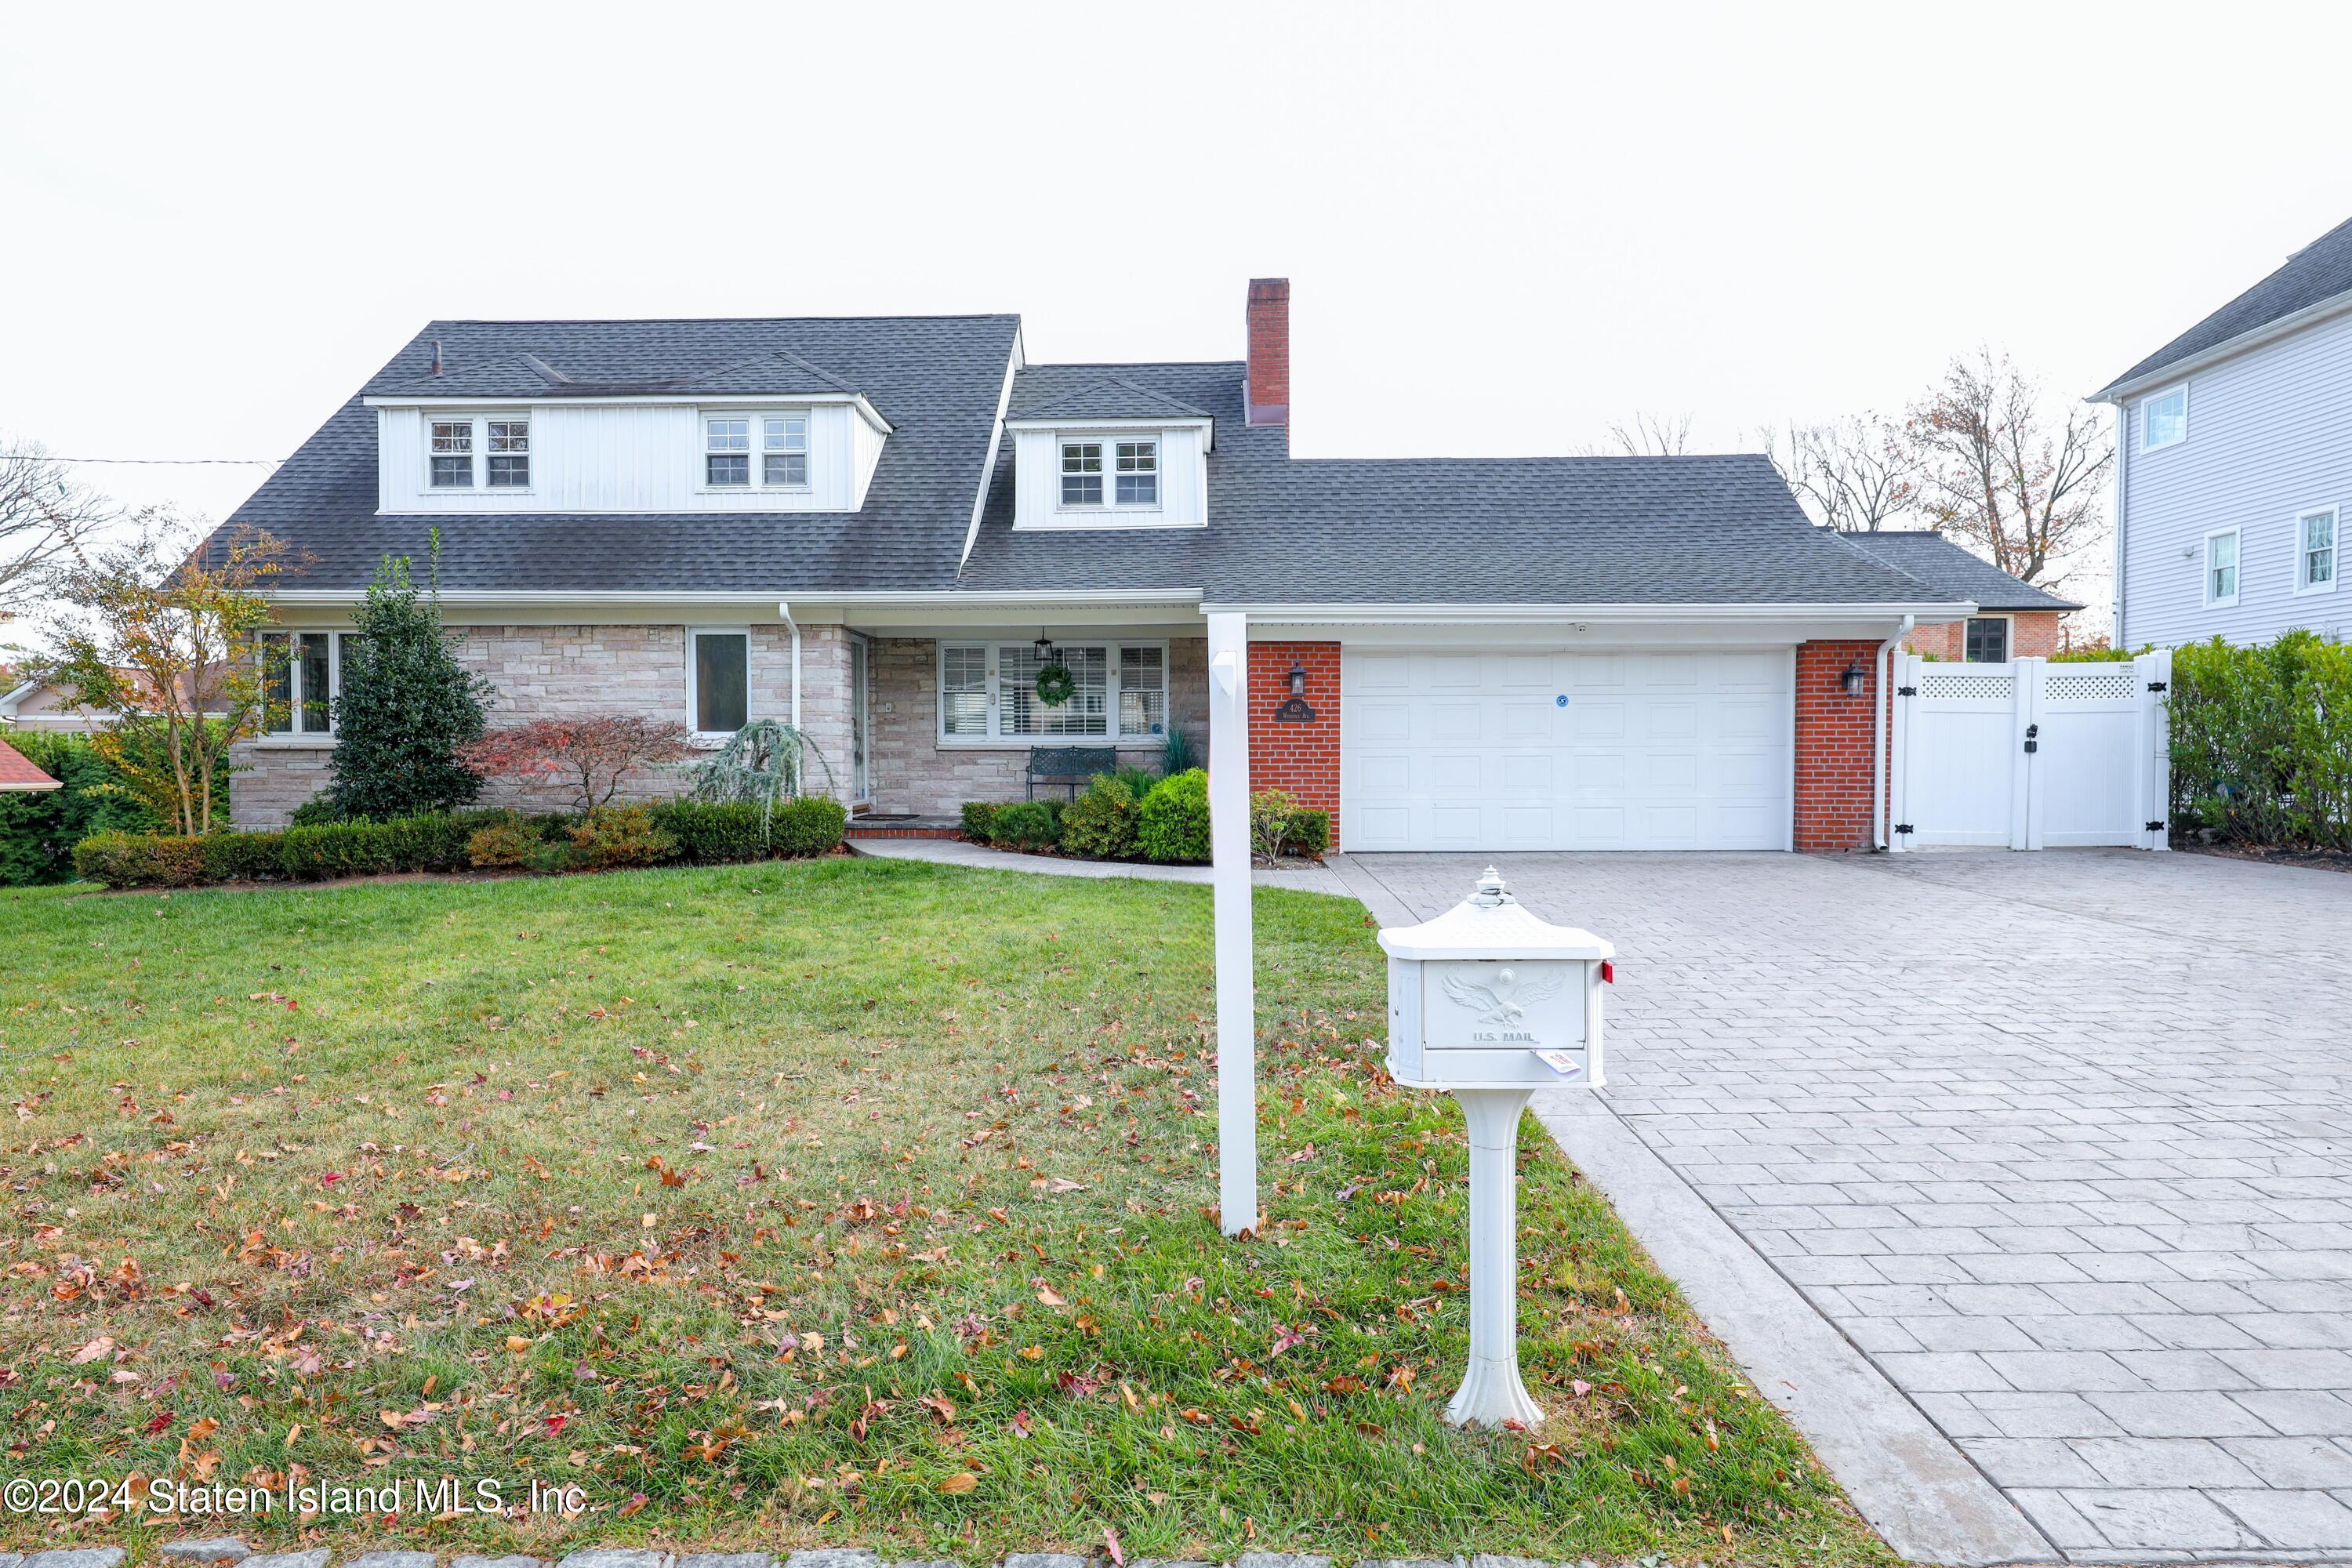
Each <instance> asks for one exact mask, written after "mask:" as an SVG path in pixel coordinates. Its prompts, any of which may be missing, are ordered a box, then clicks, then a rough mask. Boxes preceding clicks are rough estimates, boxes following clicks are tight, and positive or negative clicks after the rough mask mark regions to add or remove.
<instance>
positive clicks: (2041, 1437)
mask: <svg viewBox="0 0 2352 1568" xmlns="http://www.w3.org/2000/svg"><path fill="white" fill-rule="evenodd" d="M1481 863H1482V859H1481V858H1469V857H1444V856H1433V857H1405V856H1391V857H1373V858H1351V859H1350V860H1349V863H1348V868H1347V875H1348V877H1349V879H1350V880H1353V881H1359V882H1370V883H1375V884H1377V886H1378V887H1379V888H1380V889H1381V890H1383V891H1385V892H1386V893H1387V894H1388V895H1389V896H1390V897H1391V899H1393V900H1395V901H1396V902H1397V903H1398V904H1401V905H1402V906H1403V907H1405V908H1408V909H1411V910H1413V911H1414V912H1416V913H1421V914H1426V913H1430V912H1433V911H1435V910H1438V909H1440V908H1442V907H1444V905H1446V904H1448V903H1451V902H1452V901H1454V900H1455V899H1457V898H1459V897H1460V896H1461V893H1462V891H1463V889H1466V888H1467V887H1468V886H1469V885H1470V883H1471V881H1472V879H1474V878H1475V875H1476V873H1477V870H1478V868H1479V866H1480V865H1481ZM1503 869H1504V871H1505V873H1506V874H1507V876H1509V877H1510V879H1512V881H1513V883H1514V885H1515V886H1516V887H1517V889H1519V891H1520V893H1521V894H1522V896H1523V897H1524V898H1525V899H1526V900H1527V901H1528V903H1529V904H1530V905H1531V906H1532V907H1534V908H1535V909H1536V910H1538V911H1539V912H1541V913H1543V914H1545V915H1547V916H1548V917H1549V918H1551V919H1555V920H1559V921H1567V922H1570V923H1574V924H1579V925H1584V926H1588V927H1590V928H1591V929H1592V930H1595V931H1601V932H1603V933H1605V934H1607V935H1608V936H1609V937H1611V938H1612V940H1613V941H1615V942H1616V943H1617V944H1618V949H1619V953H1620V957H1619V959H1618V984H1617V985H1616V986H1615V987H1614V988H1613V990H1612V994H1611V995H1610V998H1609V1003H1610V1015H1609V1029H1610V1032H1609V1039H1610V1046H1611V1058H1610V1063H1609V1078H1610V1087H1609V1088H1608V1089H1606V1090H1605V1091H1603V1092H1602V1093H1601V1094H1600V1095H1597V1096H1589V1097H1588V1098H1587V1102H1586V1103H1585V1104H1584V1105H1582V1106H1581V1107H1580V1108H1571V1107H1559V1106H1555V1107H1551V1108H1547V1110H1545V1113H1544V1114H1545V1120H1546V1121H1547V1124H1548V1125H1550V1126H1551V1127H1552V1128H1553V1129H1554V1131H1556V1132H1558V1133H1559V1134H1560V1136H1561V1137H1562V1140H1563V1142H1565V1143H1566V1144H1567V1146H1568V1148H1569V1151H1570V1154H1571V1155H1572V1156H1573V1157H1574V1158H1576V1159H1577V1160H1578V1161H1579V1162H1580V1163H1583V1164H1585V1165H1586V1167H1587V1169H1588V1171H1589V1173H1591V1174H1592V1176H1593V1177H1594V1179H1595V1180H1596V1181H1597V1182H1599V1183H1600V1184H1601V1185H1602V1187H1603V1189H1604V1190H1606V1191H1608V1192H1609V1194H1610V1195H1611V1196H1612V1199H1614V1200H1615V1201H1616V1202H1617V1204H1618V1206H1619V1208H1620V1210H1621V1212H1622V1213H1623V1214H1624V1215H1625V1216H1626V1218H1627V1219H1628V1221H1629V1222H1630V1223H1631V1224H1632V1225H1633V1228H1634V1230H1635V1232H1636V1234H1637V1235H1639V1236H1640V1237H1642V1238H1643V1241H1644V1242H1645V1243H1646V1244H1647V1245H1648V1246H1649V1247H1651V1249H1652V1251H1653V1252H1654V1254H1655V1255H1656V1256H1657V1257H1658V1258H1659V1260H1660V1262H1661V1263H1662V1264H1664V1266H1665V1267H1666V1268H1667V1269H1668V1271H1669V1272H1670V1273H1672V1274H1674V1275H1675V1278H1676V1279H1677V1280H1678V1281H1679V1282H1681V1283H1682V1284H1683V1286H1684V1287H1685V1291H1686V1293H1687V1294H1688V1295H1689V1296H1690V1298H1691V1300H1692V1302H1693V1304H1694V1306H1696V1308H1697V1309H1698V1310H1699V1311H1700V1313H1701V1315H1702V1316H1704V1317H1705V1318H1706V1321H1707V1322H1708V1323H1709V1325H1710V1326H1711V1327H1713V1328H1714V1329H1715V1330H1716V1331H1717V1332H1718V1333H1720V1334H1722V1335H1723V1337H1724V1338H1725V1340H1726V1341H1727V1343H1729V1344H1730V1346H1731V1348H1732V1350H1733V1351H1734V1352H1735V1353H1736V1354H1738V1356H1739V1357H1740V1358H1741V1360H1742V1361H1743V1362H1744V1363H1746V1364H1747V1365H1748V1368H1749V1370H1750V1372H1751V1373H1753V1374H1754V1375H1756V1376H1757V1378H1758V1380H1759V1386H1768V1385H1769V1381H1770V1379H1769V1371H1768V1369H1767V1368H1766V1367H1765V1366H1764V1365H1761V1364H1759V1355H1760V1356H1762V1357H1765V1358H1770V1357H1773V1356H1779V1355H1784V1354H1794V1355H1797V1356H1799V1357H1804V1356H1808V1355H1811V1354H1812V1353H1813V1352H1814V1350H1815V1349H1817V1348H1818V1346H1817V1341H1818V1336H1808V1335H1807V1334H1806V1333H1805V1332H1804V1331H1802V1329H1801V1327H1800V1326H1799V1325H1797V1324H1794V1323H1791V1322H1787V1321H1779V1320H1783V1319H1785V1317H1786V1313H1785V1312H1784V1311H1783V1310H1782V1309H1781V1308H1780V1307H1775V1306H1772V1305H1770V1304H1769V1301H1768V1300H1767V1298H1768V1297H1769V1289H1768V1288H1767V1287H1766V1286H1764V1285H1763V1284H1762V1282H1760V1281H1758V1280H1756V1279H1754V1278H1753V1276H1754V1272H1755V1271H1754V1270H1753V1269H1752V1268H1747V1267H1746V1258H1757V1259H1761V1260H1763V1261H1764V1262H1766V1263H1768V1264H1769V1266H1770V1267H1769V1272H1770V1273H1771V1275H1772V1276H1773V1277H1774V1278H1776V1279H1778V1280H1779V1281H1780V1290H1781V1293H1782V1295H1783V1299H1784V1300H1785V1299H1786V1297H1788V1296H1790V1295H1799V1296H1801V1298H1802V1300H1803V1301H1804V1302H1805V1303H1808V1304H1809V1305H1810V1308H1811V1311H1812V1312H1813V1313H1814V1314H1817V1315H1818V1320H1819V1321H1821V1322H1822V1323H1824V1324H1826V1325H1828V1326H1830V1327H1832V1328H1834V1329H1835V1330H1836V1331H1837V1333H1838V1334H1839V1335H1840V1336H1842V1342H1843V1343H1845V1344H1846V1345H1848V1346H1849V1347H1850V1349H1851V1350H1852V1351H1853V1352H1858V1353H1859V1354H1861V1355H1863V1356H1866V1357H1867V1359H1868V1362H1869V1363H1870V1366H1871V1368H1872V1369H1874V1373H1875V1374H1876V1375H1877V1376H1879V1377H1880V1378H1882V1379H1883V1380H1884V1382H1885V1384H1887V1385H1891V1387H1892V1388H1894V1389H1899V1390H1900V1391H1901V1394H1902V1395H1903V1398H1902V1399H1900V1400H1897V1401H1895V1403H1896V1404H1907V1406H1908V1408H1909V1409H1910V1410H1912V1411H1913V1412H1915V1413H1916V1415H1919V1416H1924V1417H1925V1418H1926V1419H1927V1421H1929V1422H1932V1423H1933V1425H1934V1426H1935V1427H1936V1429H1937V1431H1938V1432H1940V1434H1941V1435H1942V1436H1943V1437H1944V1438H1946V1439H1948V1442H1949V1444H1950V1445H1951V1446H1952V1447H1953V1448H1955V1449H1957V1451H1958V1452H1959V1453H1960V1454H1963V1455H1965V1456H1966V1458H1967V1459H1968V1460H1969V1463H1970V1464H1971V1465H1972V1466H1973V1467H1974V1468H1976V1469H1977V1470H1978V1471H1979V1472H1980V1473H1981V1475H1982V1476H1983V1477H1984V1478H1985V1479H1987V1480H1988V1481H1989V1482H1990V1483H1991V1484H1992V1485H1993V1486H1997V1487H1998V1488H1999V1489H2000V1494H2001V1495H2002V1496H2003V1497H2004V1498H2006V1499H2007V1500H2009V1502H2011V1503H2012V1504H2014V1505H2015V1507H2016V1508H2017V1509H2018V1510H2021V1512H2022V1513H2023V1514H2024V1515H2025V1516H2026V1517H2028V1518H2030V1519H2031V1520H2032V1522H2033V1525H2034V1527H2035V1528H2036V1529H2037V1530H2038V1531H2039V1532H2040V1533H2041V1535H2042V1537H2044V1538H2046V1540H2047V1541H2048V1542H2050V1544H2051V1546H2052V1547H2054V1548H2055V1549H2056V1550H2057V1551H2058V1552H2063V1554H2064V1555H2065V1556H2066V1557H2067V1558H2068V1559H2070V1560H2072V1561H2076V1562H2131V1563H2142V1562H2156V1561H2182V1560H2192V1559H2193V1560H2200V1561H2227V1560H2237V1561H2259V1562H2279V1561H2294V1562H2299V1563H2300V1562H2320V1561H2327V1562H2336V1561H2352V1506H2347V1505H2352V879H2347V878H2346V877H2344V876H2343V875H2341V874H2338V873H2334V872H2327V871H2315V870H2302V869H2295V868H2279V867H2266V866H2259V865H2251V864H2247V863H2245V862H2241V861H2233V860H2224V859H2218V858H2209V857H2202V856H2190V855H2146V854H2138V853H2135V852H2131V851H2126V850H2116V851H2106V850H2075V851H2054V852H2050V853H2046V854H2042V855H2009V854H2002V853H1992V852H1968V853H1959V852H1947V853H1942V854H1921V855H1913V856H1903V857H1893V858H1887V857H1875V858H1866V857H1852V858H1822V857H1799V856H1687V857H1681V856H1675V857H1670V856H1622V857H1618V856H1590V857H1573V856H1511V857H1507V858H1504V864H1503ZM1376 912H1377V910H1376ZM1596 1102H1597V1103H1596ZM1579 1111H1580V1112H1581V1114H1579ZM1621 1142H1631V1143H1633V1144H1634V1145H1637V1147H1634V1148H1622V1147H1617V1146H1616V1145H1617V1144H1618V1143H1621ZM1645 1161H1646V1163H1648V1165H1649V1166H1650V1171H1649V1173H1648V1174H1647V1175H1644V1174H1643V1165H1644V1163H1645ZM1664 1182H1672V1183H1673V1184H1675V1185H1676V1186H1679V1187H1681V1188H1682V1190H1683V1192H1684V1193H1685V1194H1689V1199H1688V1200H1687V1201H1684V1200H1680V1199H1677V1198H1676V1197H1675V1194H1674V1193H1673V1191H1672V1190H1671V1189H1670V1188H1668V1187H1666V1186H1665V1185H1664ZM1694 1207H1696V1208H1700V1209H1704V1210H1706V1213H1707V1214H1708V1215H1711V1216H1712V1218H1713V1221H1714V1224H1715V1225H1716V1226H1717V1227H1722V1226H1728V1227H1729V1229H1730V1230H1731V1231H1736V1232H1737V1234H1738V1238H1739V1240H1740V1241H1741V1242H1744V1243H1745V1244H1746V1245H1745V1247H1739V1248H1738V1251H1740V1252H1742V1253H1745V1254H1746V1258H1710V1257H1709V1256H1708V1254H1709V1252H1710V1250H1711V1249H1712V1247H1713V1245H1714V1244H1713V1243H1710V1242H1707V1241H1706V1240H1704V1239H1696V1240H1695V1237H1698V1235H1699V1232H1698V1231H1696V1230H1692V1229H1689V1228H1686V1227H1690V1226H1699V1222H1698V1221H1697V1220H1696V1218H1695V1217H1694V1216H1693V1215H1692V1214H1691V1213H1690V1211H1691V1210H1692V1209H1693V1208H1694ZM1702 1228H1703V1227H1702ZM1743 1280H1744V1281H1745V1283H1743ZM1750 1286H1752V1287H1753V1288H1754V1289H1756V1290H1757V1291H1758V1296H1757V1300H1756V1303H1753V1304H1743V1303H1742V1302H1741V1301H1740V1300H1738V1295H1739V1293H1740V1292H1741V1291H1742V1290H1744V1289H1748V1288H1749V1287H1750ZM1759 1315H1760V1317H1761V1318H1762V1319H1763V1320H1765V1321H1757V1320H1758V1318H1759ZM1809 1340H1810V1341H1811V1342H1814V1343H1809ZM1822 1369H1823V1371H1822V1373H1816V1374H1815V1376H1814V1378H1813V1380H1812V1381H1814V1382H1815V1383H1816V1384H1818V1383H1820V1382H1821V1381H1822V1378H1823V1374H1824V1373H1830V1372H1831V1371H1832V1367H1831V1363H1830V1362H1829V1361H1827V1360H1826V1359H1825V1360H1824V1361H1823V1363H1822ZM1794 1381H1796V1382H1798V1384H1800V1391H1799V1394H1798V1396H1797V1398H1796V1399H1794V1400H1792V1401H1791V1402H1790V1404H1791V1414H1792V1415H1794V1416H1795V1417H1796V1418H1797V1420H1798V1422H1799V1425H1800V1426H1801V1427H1802V1428H1803V1429H1804V1430H1805V1431H1806V1433H1807V1435H1808V1436H1810V1437H1811V1438H1812V1440H1813V1441H1814V1443H1815V1446H1816V1447H1817V1448H1818V1449H1819V1450H1820V1451H1821V1452H1822V1456H1823V1458H1825V1459H1826V1460H1827V1461H1828V1462H1829V1463H1830V1465H1831V1468H1832V1470H1834V1471H1835V1472H1836V1473H1837V1475H1838V1477H1839V1479H1841V1480H1842V1481H1844V1482H1845V1483H1846V1485H1847V1487H1848V1489H1849V1491H1850V1492H1851V1493H1852V1495H1853V1498H1854V1500H1855V1502H1856V1504H1857V1505H1858V1506H1859V1507H1861V1509H1862V1510H1863V1511H1864V1514H1865V1515H1866V1516H1868V1517H1869V1518H1870V1520H1871V1521H1872V1522H1873V1523H1874V1524H1876V1525H1879V1526H1880V1528H1881V1529H1882V1531H1885V1533H1887V1535H1888V1538H1889V1540H1890V1541H1892V1542H1894V1543H1895V1545H1896V1546H1897V1548H1898V1549H1899V1550H1903V1551H1905V1552H1906V1553H1911V1552H1916V1551H1920V1550H1922V1549H1923V1548H1926V1547H1927V1544H1928V1543H1927V1542H1926V1541H1924V1540H1922V1539H1920V1538H1919V1537H1918V1536H1916V1534H1915V1535H1914V1536H1913V1538H1912V1539H1909V1540H1906V1539H1905V1538H1904V1537H1903V1536H1902V1535H1901V1534H1899V1533H1898V1531H1902V1530H1907V1529H1909V1528H1911V1527H1910V1525H1909V1524H1907V1523H1906V1521H1903V1520H1902V1519H1900V1518H1899V1516H1897V1517H1895V1526H1896V1528H1895V1529H1889V1528H1888V1518H1889V1517H1890V1516H1888V1515H1886V1514H1885V1513H1884V1511H1883V1510H1884V1500H1883V1498H1881V1497H1879V1496H1877V1495H1876V1494H1877V1493H1878V1491H1879V1489H1880V1487H1881V1484H1882V1483H1883V1481H1884V1479H1885V1478H1884V1477H1883V1476H1876V1475H1874V1474H1873V1472H1872V1470H1871V1469H1870V1468H1869V1466H1868V1459H1867V1456H1866V1455H1863V1456H1856V1455H1855V1454H1853V1452H1852V1449H1853V1444H1852V1443H1851V1442H1849V1441H1846V1440H1845V1439H1843V1438H1842V1437H1841V1436H1839V1435H1838V1434H1836V1433H1834V1432H1825V1431H1824V1430H1823V1427H1822V1419H1821V1417H1822V1415H1823V1414H1824V1412H1822V1411H1818V1410H1817V1411H1814V1412H1811V1413H1810V1414H1809V1413H1808V1412H1807V1411H1806V1410H1805V1409H1804V1408H1802V1399H1803V1384H1805V1382H1806V1381H1807V1380H1806V1379H1805V1378H1802V1377H1800V1378H1797V1379H1795V1380H1794ZM1834 1403H1835V1397H1834V1396H1833V1397H1832V1400H1831V1404H1832V1405H1834ZM1894 1420H1895V1417H1893V1416H1892V1415H1888V1416H1887V1418H1886V1421H1885V1422H1881V1423H1879V1424H1878V1425H1879V1426H1880V1427H1882V1428H1883V1427H1884V1426H1886V1425H1887V1424H1888V1423H1892V1422H1893V1421H1894ZM1857 1462H1860V1463H1861V1464H1862V1465H1863V1466H1864V1468H1861V1469H1855V1468H1853V1466H1854V1465H1855V1464H1856V1463H1857ZM1909 1462H1910V1461H1908V1460H1906V1463H1909ZM1974 1512H1975V1515H1976V1518H1977V1521H1978V1522H1979V1523H1983V1522H1986V1517H1985V1516H1984V1515H1983V1514H1982V1512H1981V1510H1974ZM1944 1522H1947V1523H1950V1522H1962V1521H1961V1520H1960V1519H1959V1517H1958V1516H1957V1515H1955V1516H1950V1517H1948V1518H1947V1519H1946V1520H1945V1521H1944ZM1993 1539H1994V1537H1993V1536H1992V1535H1990V1534H1988V1535H1987V1536H1986V1538H1985V1540H1986V1542H1987V1543H1988V1544H1990V1542H1991V1541H1992V1540H1993ZM2044 1551H2045V1552H2047V1551H2048V1548H2044ZM1927 1554H1929V1555H1933V1554H1934V1552H1933V1551H1932V1550H1931V1551H1928V1552H1927ZM1947 1554H1948V1555H1953V1556H1958V1552H1947Z"/></svg>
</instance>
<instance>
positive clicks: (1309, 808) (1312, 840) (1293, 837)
mask: <svg viewBox="0 0 2352 1568" xmlns="http://www.w3.org/2000/svg"><path fill="white" fill-rule="evenodd" d="M1330 847H1331V814H1330V813H1329V812H1328V811H1326V810H1324V809H1323V808H1322V807H1321V806H1319V805H1302V806H1299V807H1297V808H1296V809H1294V810H1293V811H1292V812H1291V814H1290V852H1291V853H1292V854H1294V855H1305V856H1308V857H1311V858H1314V859H1317V860H1320V859H1321V858H1323V856H1324V854H1325V852H1326V851H1328V849H1329V848H1330Z"/></svg>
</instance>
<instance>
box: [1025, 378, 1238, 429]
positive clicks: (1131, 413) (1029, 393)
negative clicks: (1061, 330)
mask: <svg viewBox="0 0 2352 1568" xmlns="http://www.w3.org/2000/svg"><path fill="white" fill-rule="evenodd" d="M1086 368H1087V367H1086V366H1084V365H1041V366H1038V367H1035V368H1034V370H1032V369H1024V370H1023V371H1022V372H1021V374H1018V375H1016V376H1014V377H1013V400H1012V403H1011V404H1010V405H1008V406H1007V408H1006V410H1005V414H1006V416H1007V417H1008V418H1013V419H1155V418H1157V419H1168V418H1176V419H1207V418H1210V417H1212V416H1211V415H1210V413H1209V411H1208V410H1207V409H1205V408H1195V407H1193V406H1192V405H1191V404H1189V403H1181V402H1179V401H1178V400H1177V399H1175V398H1173V397H1171V396H1169V395H1167V394H1165V393H1162V392H1155V391H1153V390H1152V389H1151V388H1150V387H1148V386H1144V385H1142V384H1139V383H1137V382H1135V381H1132V380H1130V379H1129V378H1128V377H1126V376H1123V375H1106V376H1104V377H1103V378H1102V379H1101V380H1100V381H1097V382H1094V383H1092V384H1088V385H1086V386H1079V387H1073V386H1071V385H1070V384H1069V381H1070V377H1069V375H1068V374H1066V373H1069V372H1074V371H1083V370H1085V369H1086Z"/></svg>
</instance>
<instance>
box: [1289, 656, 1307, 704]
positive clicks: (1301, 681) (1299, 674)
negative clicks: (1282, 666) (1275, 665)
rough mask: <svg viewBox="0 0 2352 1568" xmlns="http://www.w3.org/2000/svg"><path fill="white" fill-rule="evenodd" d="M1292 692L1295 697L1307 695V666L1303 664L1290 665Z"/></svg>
mask: <svg viewBox="0 0 2352 1568" xmlns="http://www.w3.org/2000/svg"><path fill="white" fill-rule="evenodd" d="M1290 694H1291V695H1292V696H1293V697H1304V696H1306V695H1307V667H1306V666H1305V665H1303V664H1294V665H1292V666H1291V667H1290Z"/></svg>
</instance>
